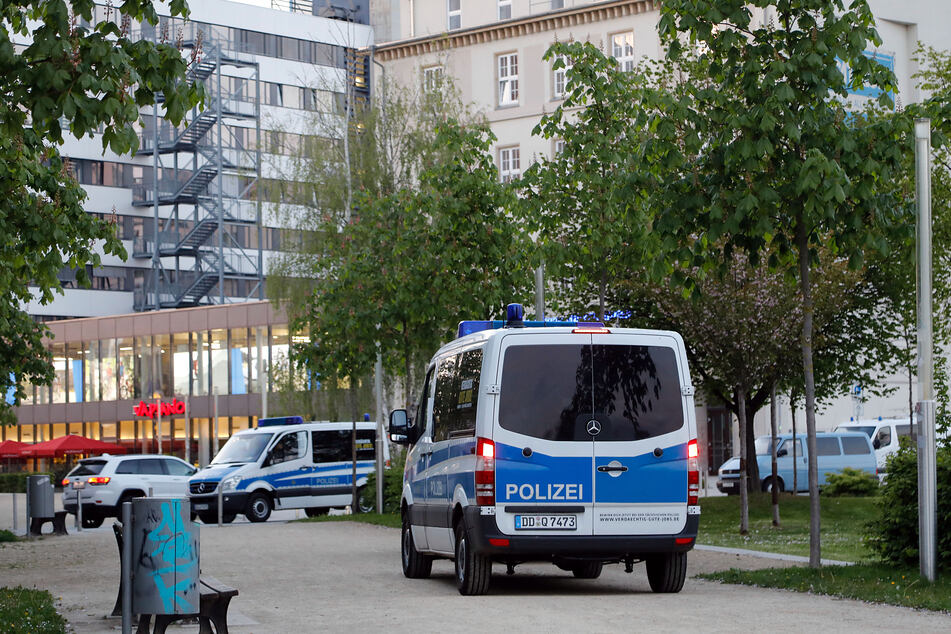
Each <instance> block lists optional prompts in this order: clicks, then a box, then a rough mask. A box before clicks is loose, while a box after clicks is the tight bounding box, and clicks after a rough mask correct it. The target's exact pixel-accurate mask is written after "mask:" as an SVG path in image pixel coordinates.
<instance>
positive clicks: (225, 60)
mask: <svg viewBox="0 0 951 634" xmlns="http://www.w3.org/2000/svg"><path fill="white" fill-rule="evenodd" d="M191 28H192V29H193V31H192V32H191V33H189V34H186V35H185V37H184V41H185V47H184V48H185V52H186V54H188V53H189V52H190V51H194V50H195V49H196V48H199V49H202V50H199V51H197V53H196V54H195V61H194V62H193V63H192V65H191V67H190V68H189V70H188V73H187V75H186V78H185V81H187V82H189V83H203V84H204V88H205V104H204V107H203V108H201V109H199V108H196V109H194V110H193V111H192V112H191V113H190V115H189V116H188V117H186V121H184V122H182V125H181V126H179V127H174V126H172V125H170V124H169V123H168V122H167V121H165V120H163V119H159V117H153V118H152V126H146V129H145V130H144V131H143V132H142V135H141V138H140V148H139V150H138V152H137V154H138V155H140V156H150V157H152V173H151V175H146V177H143V179H142V182H141V183H137V184H136V187H135V189H134V193H133V205H135V206H137V207H142V208H152V210H153V221H154V230H153V231H151V232H148V233H149V235H144V236H139V237H137V238H136V240H135V242H134V245H133V257H135V258H149V259H150V260H151V263H152V270H151V271H149V272H148V273H147V276H146V279H145V283H144V287H143V288H142V289H140V290H137V291H136V293H135V300H134V303H135V309H136V310H157V309H160V308H180V307H187V306H197V305H200V304H212V303H226V302H228V301H235V300H237V301H241V300H243V299H263V282H264V271H263V264H262V246H263V245H262V243H263V240H262V237H263V236H262V235H261V232H262V222H261V206H260V202H259V201H258V200H255V198H257V191H258V182H259V180H260V174H261V155H260V148H259V143H258V140H259V139H260V138H261V108H260V103H261V98H260V97H261V82H260V78H259V69H258V64H257V62H256V61H255V59H254V57H253V56H252V55H250V54H247V53H242V52H241V51H239V50H237V47H236V46H235V45H234V44H233V43H230V42H218V41H211V40H209V39H208V38H207V37H204V36H203V35H199V34H198V32H197V28H196V27H191ZM154 114H160V112H159V111H158V108H156V110H155V111H153V115H154ZM252 234H256V236H257V239H256V240H253V239H252ZM249 244H255V245H256V246H255V247H253V248H252V247H250V246H249ZM229 281H235V283H231V284H229V283H228V282H229ZM235 289H238V291H240V292H235Z"/></svg>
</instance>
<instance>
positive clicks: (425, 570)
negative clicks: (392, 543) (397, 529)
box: [400, 513, 433, 579]
mask: <svg viewBox="0 0 951 634" xmlns="http://www.w3.org/2000/svg"><path fill="white" fill-rule="evenodd" d="M400 555H401V557H400V559H401V560H402V562H403V575H404V576H405V577H407V578H409V579H426V578H427V577H429V573H430V572H432V569H433V558H432V557H430V556H429V555H424V554H422V553H420V552H419V551H418V550H416V542H414V541H413V530H412V528H411V527H410V524H409V516H408V515H407V514H405V513H404V514H403V529H402V534H401V535H400Z"/></svg>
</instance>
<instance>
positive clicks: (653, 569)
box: [646, 553, 687, 593]
mask: <svg viewBox="0 0 951 634" xmlns="http://www.w3.org/2000/svg"><path fill="white" fill-rule="evenodd" d="M646 563H647V581H648V582H649V583H650V586H651V590H653V591H654V592H660V593H673V592H680V591H681V590H682V589H683V587H684V581H685V580H686V578H687V553H661V554H658V555H652V556H650V557H648V558H647V562H646Z"/></svg>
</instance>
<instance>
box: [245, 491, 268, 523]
mask: <svg viewBox="0 0 951 634" xmlns="http://www.w3.org/2000/svg"><path fill="white" fill-rule="evenodd" d="M244 516H245V517H247V518H248V521H250V522H255V523H257V522H266V521H267V518H269V517H271V499H270V498H269V497H268V496H267V494H266V493H262V492H260V491H258V492H257V493H252V494H251V497H250V498H248V506H247V507H246V508H245V509H244Z"/></svg>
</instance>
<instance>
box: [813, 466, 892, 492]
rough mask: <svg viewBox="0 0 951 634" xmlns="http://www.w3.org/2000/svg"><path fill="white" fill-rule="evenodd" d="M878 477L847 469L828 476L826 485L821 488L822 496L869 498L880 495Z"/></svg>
mask: <svg viewBox="0 0 951 634" xmlns="http://www.w3.org/2000/svg"><path fill="white" fill-rule="evenodd" d="M878 489H879V485H878V477H877V476H874V475H872V474H870V473H868V472H866V471H862V470H860V469H853V468H851V467H846V468H845V469H843V470H842V471H841V472H840V473H830V474H828V475H827V476H826V484H825V486H823V487H821V489H820V491H821V493H822V495H826V496H828V497H842V496H850V497H856V496H860V497H868V496H871V495H876V494H877V493H878Z"/></svg>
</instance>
